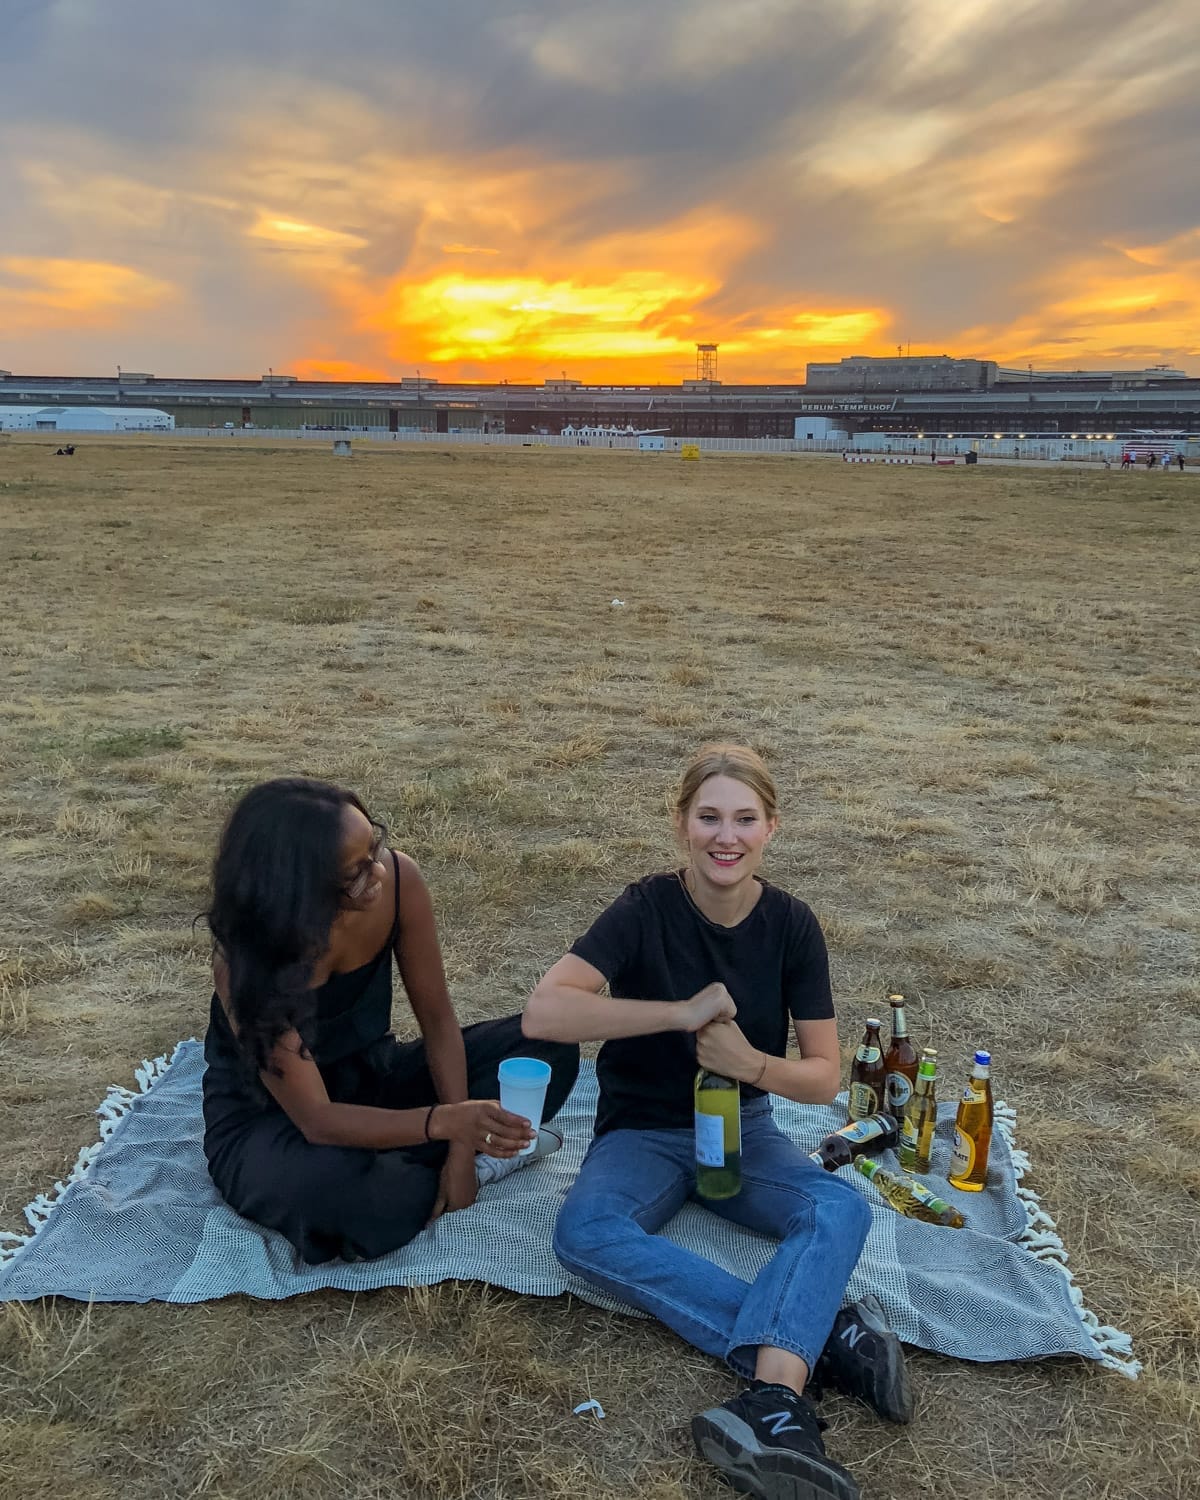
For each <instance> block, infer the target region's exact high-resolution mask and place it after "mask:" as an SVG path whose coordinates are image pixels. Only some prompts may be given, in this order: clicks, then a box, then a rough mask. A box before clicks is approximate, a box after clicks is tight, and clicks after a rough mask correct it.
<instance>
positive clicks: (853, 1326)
mask: <svg viewBox="0 0 1200 1500" xmlns="http://www.w3.org/2000/svg"><path fill="white" fill-rule="evenodd" d="M866 1336H867V1329H865V1328H862V1327H860V1326H859V1324H857V1323H847V1325H846V1327H845V1328H844V1329H843V1330H842V1343H843V1344H849V1345H850V1347H851V1349H856V1348H857V1347H858V1341H859V1339H862V1338H866Z"/></svg>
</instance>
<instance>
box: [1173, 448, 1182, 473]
mask: <svg viewBox="0 0 1200 1500" xmlns="http://www.w3.org/2000/svg"><path fill="white" fill-rule="evenodd" d="M1175 462H1176V463H1177V464H1178V465H1179V472H1180V473H1181V474H1182V473H1183V454H1182V453H1177V454H1176V455H1175Z"/></svg>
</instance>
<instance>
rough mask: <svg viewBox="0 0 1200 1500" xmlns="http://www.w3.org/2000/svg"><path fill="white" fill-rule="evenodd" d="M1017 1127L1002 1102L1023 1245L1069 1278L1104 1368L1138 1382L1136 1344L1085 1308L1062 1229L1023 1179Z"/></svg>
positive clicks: (998, 1115) (999, 1115)
mask: <svg viewBox="0 0 1200 1500" xmlns="http://www.w3.org/2000/svg"><path fill="white" fill-rule="evenodd" d="M1016 1126H1017V1112H1016V1110H1015V1109H1013V1107H1012V1106H1011V1105H1010V1104H1005V1103H1003V1102H998V1103H997V1104H996V1110H995V1129H996V1130H998V1131H999V1132H1000V1134H1001V1135H1002V1136H1003V1137H1004V1139H1005V1141H1007V1143H1008V1149H1009V1151H1010V1153H1011V1155H1012V1164H1013V1176H1014V1177H1015V1178H1016V1189H1017V1197H1018V1198H1019V1199H1020V1200H1021V1205H1022V1207H1023V1208H1024V1210H1025V1217H1026V1220H1027V1221H1028V1222H1027V1223H1026V1226H1025V1229H1024V1230H1023V1231H1022V1233H1021V1240H1020V1243H1021V1244H1022V1246H1023V1247H1024V1248H1025V1249H1026V1250H1028V1251H1029V1253H1030V1255H1034V1256H1036V1257H1037V1258H1038V1260H1040V1261H1044V1262H1045V1263H1046V1264H1047V1265H1051V1266H1054V1267H1055V1269H1056V1270H1058V1271H1061V1272H1062V1274H1063V1276H1064V1277H1065V1278H1066V1281H1067V1288H1068V1291H1069V1292H1070V1296H1071V1302H1072V1303H1073V1304H1074V1307H1075V1312H1076V1314H1077V1315H1078V1317H1079V1321H1080V1322H1081V1323H1082V1324H1083V1326H1084V1328H1086V1329H1087V1331H1088V1334H1089V1336H1090V1337H1091V1340H1092V1343H1093V1344H1095V1346H1096V1349H1097V1351H1098V1355H1099V1362H1100V1364H1102V1365H1103V1366H1104V1367H1105V1368H1106V1369H1108V1370H1116V1371H1117V1372H1118V1374H1121V1375H1125V1376H1127V1377H1128V1379H1130V1380H1136V1379H1137V1378H1138V1375H1139V1374H1140V1373H1141V1369H1142V1365H1141V1361H1140V1360H1138V1359H1136V1358H1135V1357H1134V1353H1133V1340H1132V1339H1131V1338H1130V1336H1129V1335H1128V1334H1127V1333H1122V1332H1121V1331H1120V1329H1119V1328H1113V1327H1111V1326H1110V1325H1109V1324H1107V1323H1101V1321H1100V1319H1099V1318H1098V1317H1097V1316H1096V1314H1095V1313H1094V1312H1092V1311H1091V1309H1090V1308H1087V1307H1085V1306H1084V1305H1083V1291H1082V1288H1081V1287H1080V1286H1079V1285H1078V1283H1077V1282H1076V1280H1075V1277H1074V1276H1073V1275H1072V1273H1071V1270H1070V1268H1069V1266H1068V1265H1067V1260H1068V1256H1067V1250H1066V1246H1065V1245H1064V1244H1063V1242H1062V1240H1061V1239H1060V1238H1059V1234H1058V1227H1057V1225H1056V1224H1055V1222H1054V1220H1053V1219H1052V1218H1051V1217H1050V1215H1049V1214H1048V1213H1047V1212H1046V1210H1045V1209H1044V1208H1043V1207H1042V1200H1041V1199H1040V1198H1039V1197H1038V1195H1037V1194H1036V1193H1035V1192H1034V1191H1033V1189H1032V1188H1027V1187H1026V1186H1025V1185H1024V1182H1023V1180H1022V1179H1023V1178H1024V1176H1025V1174H1026V1172H1028V1170H1029V1157H1028V1156H1027V1155H1026V1153H1025V1152H1024V1151H1021V1150H1018V1148H1017V1147H1016V1146H1015V1145H1014V1144H1013V1139H1014V1136H1015V1134H1016Z"/></svg>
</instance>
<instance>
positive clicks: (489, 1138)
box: [483, 1130, 492, 1146]
mask: <svg viewBox="0 0 1200 1500" xmlns="http://www.w3.org/2000/svg"><path fill="white" fill-rule="evenodd" d="M483 1144H484V1145H485V1146H490V1145H491V1144H492V1132H491V1131H490V1130H489V1131H488V1133H487V1135H485V1136H484V1138H483Z"/></svg>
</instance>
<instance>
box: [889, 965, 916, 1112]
mask: <svg viewBox="0 0 1200 1500" xmlns="http://www.w3.org/2000/svg"><path fill="white" fill-rule="evenodd" d="M888 1004H889V1005H890V1006H891V1007H892V1045H891V1046H890V1047H889V1048H888V1051H887V1056H886V1057H885V1058H884V1060H883V1066H884V1071H885V1073H886V1075H887V1083H886V1085H885V1087H886V1089H887V1103H886V1105H885V1108H886V1109H887V1112H888V1114H890V1115H895V1117H896V1119H898V1120H902V1119H903V1118H904V1106H905V1105H906V1104H907V1103H908V1101H909V1100H910V1099H911V1098H912V1091H913V1089H914V1088H916V1086H917V1063H918V1061H919V1059H918V1058H917V1049H916V1048H915V1047H914V1046H913V1044H912V1043H911V1042H910V1041H909V1039H908V1022H907V1020H906V1019H905V1016H904V996H903V995H889V996H888Z"/></svg>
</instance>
